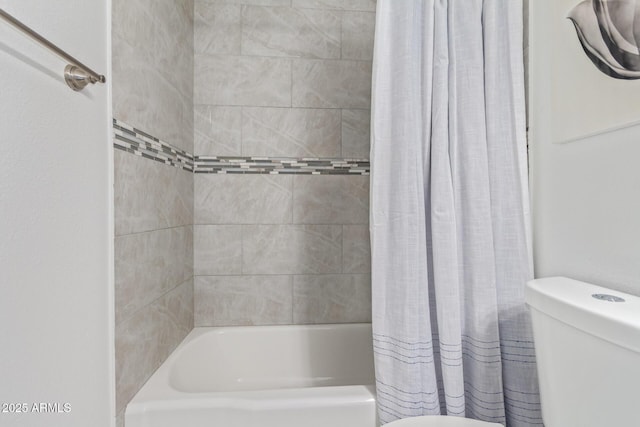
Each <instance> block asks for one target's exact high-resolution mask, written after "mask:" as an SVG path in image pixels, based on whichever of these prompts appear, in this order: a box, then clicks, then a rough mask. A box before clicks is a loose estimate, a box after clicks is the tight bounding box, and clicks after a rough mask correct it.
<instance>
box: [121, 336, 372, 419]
mask: <svg viewBox="0 0 640 427" xmlns="http://www.w3.org/2000/svg"><path fill="white" fill-rule="evenodd" d="M373 384H374V374H373V353H372V339H371V325H370V324H348V325H314V326H247V327H245V326H242V327H224V328H195V329H194V330H193V331H192V332H191V333H190V334H189V335H188V336H187V337H186V338H185V339H184V341H183V342H182V343H181V344H180V345H179V346H178V348H177V349H176V350H175V351H174V352H173V353H172V354H171V356H169V358H168V359H167V361H166V362H165V363H164V364H163V365H162V366H160V368H159V369H158V370H157V371H156V372H155V373H154V374H153V375H152V376H151V378H150V379H149V381H147V383H146V384H145V385H144V386H143V387H142V389H141V390H140V391H139V392H138V394H137V395H136V396H135V397H134V398H133V400H132V401H131V402H130V403H129V405H128V406H127V409H126V412H125V426H126V427H176V426H180V427H205V426H206V427H276V426H277V427H290V426H291V427H293V426H295V427H299V426H305V427H321V426H322V427H376V415H375V412H376V411H375V390H374V386H373Z"/></svg>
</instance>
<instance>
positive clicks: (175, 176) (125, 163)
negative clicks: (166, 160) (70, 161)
mask: <svg viewBox="0 0 640 427" xmlns="http://www.w3.org/2000/svg"><path fill="white" fill-rule="evenodd" d="M114 163H115V171H114V181H115V183H114V184H115V188H114V194H115V197H114V198H115V200H114V209H115V232H116V236H121V235H124V234H130V233H137V232H142V231H150V230H157V229H160V228H169V227H178V226H182V225H190V224H191V223H192V221H193V175H192V174H191V173H190V172H187V171H185V170H183V169H179V168H176V167H173V166H168V165H163V164H160V163H158V162H153V161H149V160H148V159H145V158H142V157H139V156H134V155H132V154H130V153H127V152H124V151H120V150H115V152H114Z"/></svg>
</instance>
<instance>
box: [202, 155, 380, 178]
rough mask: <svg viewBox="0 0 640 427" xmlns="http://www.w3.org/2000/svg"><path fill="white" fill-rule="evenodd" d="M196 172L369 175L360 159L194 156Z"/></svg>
mask: <svg viewBox="0 0 640 427" xmlns="http://www.w3.org/2000/svg"><path fill="white" fill-rule="evenodd" d="M194 163H195V173H216V174H232V173H236V174H280V175H284V174H303V175H369V161H368V160H361V159H318V158H302V159H296V158H274V157H228V156H224V157H222V156H195V158H194Z"/></svg>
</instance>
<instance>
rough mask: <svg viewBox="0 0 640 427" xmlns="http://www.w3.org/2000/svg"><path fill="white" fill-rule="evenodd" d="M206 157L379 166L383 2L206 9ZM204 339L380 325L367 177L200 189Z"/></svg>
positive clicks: (253, 3) (202, 86)
mask: <svg viewBox="0 0 640 427" xmlns="http://www.w3.org/2000/svg"><path fill="white" fill-rule="evenodd" d="M194 21H195V23H194V40H195V42H194V44H195V46H194V47H195V62H194V68H195V81H194V103H195V107H194V112H195V145H194V151H195V154H197V155H212V156H213V155H227V156H229V155H242V156H265V157H332V158H340V157H345V158H364V159H368V158H369V116H370V112H369V108H370V98H371V93H370V92H371V91H370V87H371V59H372V52H373V34H374V22H375V0H196V3H195V19H194ZM194 180H195V183H194V196H193V197H194V224H195V225H194V233H195V237H194V269H195V289H194V298H195V308H194V312H195V324H196V325H197V326H220V325H265V324H290V323H337V322H363V321H369V320H370V318H371V313H370V304H371V290H370V276H369V275H370V261H369V257H370V255H369V232H368V216H369V208H368V205H369V180H368V177H367V176H315V175H314V176H301V175H295V176H291V175H288V176H287V175H283V176H278V175H208V174H196V175H195V176H194Z"/></svg>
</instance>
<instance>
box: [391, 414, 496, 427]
mask: <svg viewBox="0 0 640 427" xmlns="http://www.w3.org/2000/svg"><path fill="white" fill-rule="evenodd" d="M387 426H388V427H503V426H502V424H496V423H488V422H486V421H478V420H470V419H469V418H461V417H447V416H442V415H436V416H424V417H413V418H405V419H402V420H398V421H393V422H390V423H388V424H385V427H387Z"/></svg>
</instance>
